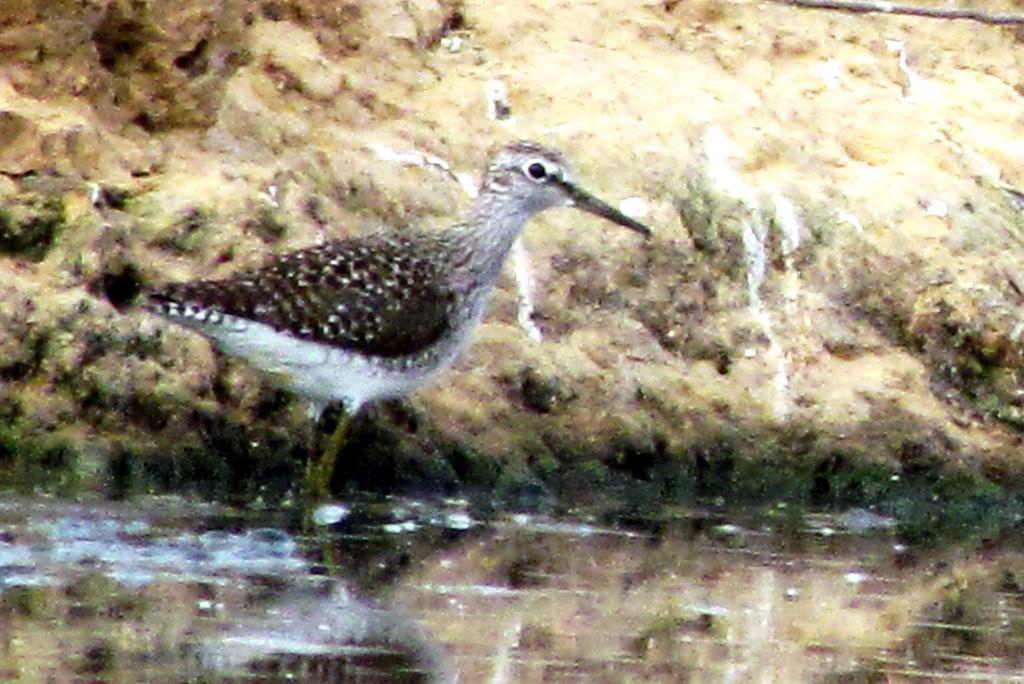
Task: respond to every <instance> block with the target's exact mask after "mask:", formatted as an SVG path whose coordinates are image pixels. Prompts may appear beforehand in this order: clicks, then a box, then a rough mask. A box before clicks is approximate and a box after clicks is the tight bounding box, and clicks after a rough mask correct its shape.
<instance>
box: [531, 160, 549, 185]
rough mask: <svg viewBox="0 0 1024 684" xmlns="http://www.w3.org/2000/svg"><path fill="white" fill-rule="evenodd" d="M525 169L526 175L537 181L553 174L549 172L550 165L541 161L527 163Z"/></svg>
mask: <svg viewBox="0 0 1024 684" xmlns="http://www.w3.org/2000/svg"><path fill="white" fill-rule="evenodd" d="M525 171H526V175H527V176H529V177H530V178H532V179H533V180H535V181H542V180H545V179H546V178H547V177H548V176H549V175H551V174H549V173H548V167H546V166H544V164H542V163H541V162H539V161H535V162H530V163H529V164H527V165H526V168H525Z"/></svg>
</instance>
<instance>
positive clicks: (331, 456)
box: [303, 408, 352, 503]
mask: <svg viewBox="0 0 1024 684" xmlns="http://www.w3.org/2000/svg"><path fill="white" fill-rule="evenodd" d="M351 422H352V414H351V413H349V412H348V411H347V410H346V409H344V408H342V410H341V415H340V416H339V417H338V425H337V426H336V427H335V428H334V432H332V433H331V437H330V439H328V440H327V444H326V445H325V446H324V450H323V451H322V452H321V453H320V457H319V458H315V457H312V458H310V459H309V460H308V461H306V481H305V483H304V487H303V489H304V494H305V498H306V500H307V501H308V502H309V503H316V502H317V501H323V500H325V499H329V498H330V496H331V479H332V478H333V477H334V463H335V461H337V460H338V453H339V452H340V451H341V448H342V447H343V446H345V438H346V437H347V436H348V426H349V423H351Z"/></svg>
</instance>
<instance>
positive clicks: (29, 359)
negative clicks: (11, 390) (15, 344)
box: [0, 328, 52, 382]
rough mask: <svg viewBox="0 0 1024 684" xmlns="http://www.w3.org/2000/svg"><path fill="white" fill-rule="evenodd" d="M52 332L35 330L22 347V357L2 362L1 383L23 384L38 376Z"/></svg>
mask: <svg viewBox="0 0 1024 684" xmlns="http://www.w3.org/2000/svg"><path fill="white" fill-rule="evenodd" d="M51 336H52V331H50V330H44V329H41V328H33V329H31V331H30V332H29V335H28V339H26V340H25V343H24V344H22V345H21V349H20V351H21V355H20V356H17V357H15V358H7V359H3V360H2V361H0V381H5V382H21V381H23V380H27V379H28V378H31V377H33V376H34V375H36V374H38V373H39V371H40V370H41V369H42V366H43V362H44V360H45V359H46V353H47V349H48V346H49V343H50V339H51Z"/></svg>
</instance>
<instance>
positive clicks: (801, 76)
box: [0, 0, 1024, 472]
mask: <svg viewBox="0 0 1024 684" xmlns="http://www.w3.org/2000/svg"><path fill="white" fill-rule="evenodd" d="M15 5H16V7H15ZM15 5H12V6H11V9H10V11H9V12H0V16H3V17H4V20H3V21H2V23H0V44H2V45H3V46H6V49H5V51H3V52H0V143H3V144H0V172H2V173H3V174H4V178H2V179H0V193H2V197H3V202H4V203H5V205H10V206H15V205H17V206H36V204H33V203H27V202H26V201H25V199H24V197H25V196H27V194H28V193H32V196H33V197H37V198H38V199H39V203H38V206H40V207H44V206H51V207H52V206H56V204H55V203H58V202H59V204H60V206H61V207H63V213H62V214H61V217H62V222H61V224H60V225H59V226H55V228H56V229H57V230H55V232H54V233H53V234H54V235H56V236H57V237H56V238H54V239H53V240H52V244H50V243H48V244H45V245H42V246H41V247H40V248H39V249H38V250H37V251H36V253H33V254H32V255H31V257H29V256H26V255H22V254H17V253H11V254H7V255H5V256H3V257H2V258H0V274H2V277H3V279H4V281H5V287H6V288H7V289H8V290H9V292H8V293H7V294H8V295H9V296H5V297H4V305H3V311H2V316H3V318H4V320H5V321H6V322H7V323H9V325H8V326H7V327H6V328H5V330H6V332H5V333H4V335H5V337H4V339H3V346H2V348H3V350H4V351H5V354H4V358H5V359H8V360H6V361H4V362H3V368H0V371H2V372H3V377H4V384H3V390H2V392H3V394H4V397H5V401H6V402H7V404H8V405H10V406H15V407H16V410H13V409H12V410H13V413H14V414H16V415H17V418H16V419H15V422H14V423H12V426H13V427H12V428H10V429H12V430H15V431H16V432H17V434H18V435H19V436H26V437H27V438H30V439H33V440H43V441H45V440H48V439H53V438H54V437H53V436H54V435H55V434H58V433H59V434H60V435H75V437H74V439H73V441H77V442H78V443H80V444H84V443H88V444H89V445H90V453H97V451H99V452H103V450H104V449H106V450H107V453H109V454H113V453H115V452H118V450H121V451H122V452H123V451H124V450H125V449H127V450H131V449H132V448H134V446H135V445H139V444H144V445H148V446H147V447H146V448H144V449H143V448H140V449H139V451H140V452H145V453H148V454H150V456H151V457H152V458H157V459H158V458H161V457H162V456H161V455H168V454H170V457H181V458H187V454H189V453H195V452H196V450H203V449H208V448H211V446H216V445H222V444H223V443H225V442H224V439H226V438H224V439H221V438H223V437H224V435H223V434H221V433H218V432H217V430H222V429H223V430H227V431H230V432H231V434H232V435H236V436H238V438H237V439H235V438H234V437H232V440H234V441H231V444H234V445H236V446H237V448H238V449H239V454H238V460H239V461H244V459H245V453H244V450H245V447H244V445H245V443H246V438H245V435H246V434H248V433H247V432H246V431H247V430H249V431H262V430H267V431H270V432H268V433H267V434H270V433H274V434H277V432H274V431H280V432H283V433H285V434H287V435H289V437H288V438H287V439H285V440H284V441H283V442H281V443H282V444H284V445H285V446H283V447H282V448H281V449H282V453H283V452H285V451H287V452H288V453H291V452H292V451H299V452H301V451H302V450H304V449H305V448H306V446H304V445H305V444H306V442H305V441H304V440H308V439H309V434H310V431H311V428H310V426H309V424H308V423H307V422H306V421H305V419H304V418H303V416H302V414H301V411H299V410H293V408H294V406H293V405H292V404H289V403H288V398H287V397H280V396H278V394H276V393H275V392H274V390H273V389H272V388H269V387H268V386H267V385H266V383H265V380H264V379H263V378H262V377H261V376H260V375H259V373H257V372H255V371H252V370H251V369H248V368H246V367H244V366H242V365H240V364H238V363H236V362H234V361H230V360H225V359H223V358H221V357H217V356H216V355H214V354H213V353H212V352H211V351H210V350H209V347H208V345H206V343H205V342H204V341H203V340H201V339H199V338H196V337H195V336H194V335H191V334H189V333H187V332H184V331H180V330H176V329H174V328H173V326H167V325H166V324H163V323H161V322H158V321H155V320H153V319H152V318H150V317H149V316H147V315H145V314H142V313H139V312H137V311H133V310H132V309H131V306H130V303H131V301H132V298H133V297H134V296H135V295H137V293H138V292H139V291H140V290H141V289H142V288H143V287H145V286H146V285H148V284H152V283H156V282H163V281H166V280H175V279H184V278H193V277H208V276H220V275H225V274H227V273H230V272H233V271H234V270H236V269H238V268H243V267H249V266H253V265H256V264H259V263H261V262H262V260H263V259H264V258H266V257H267V256H269V255H271V254H275V253H280V252H283V251H286V250H289V249H294V248H297V247H301V246H305V245H309V244H312V243H314V242H316V241H318V240H322V239H329V238H333V237H338V236H344V235H349V234H353V233H357V232H365V231H369V230H373V229H376V228H378V227H380V226H382V225H383V226H390V227H392V228H396V229H399V230H411V229H425V230H429V229H432V228H434V227H436V226H438V225H444V224H447V223H450V222H451V221H453V220H455V219H456V218H457V217H458V216H459V215H460V214H461V212H462V211H464V209H465V207H466V206H467V204H468V201H469V200H468V198H467V197H466V196H465V193H464V192H463V190H462V188H461V187H460V186H459V185H458V184H457V183H455V182H454V181H453V179H452V178H451V177H450V176H449V175H448V174H446V173H445V172H443V171H441V170H440V169H439V168H437V167H436V166H431V165H429V164H426V165H419V166H417V165H415V164H409V163H405V162H401V161H396V160H398V159H403V158H404V159H415V158H417V157H416V156H415V155H417V154H419V155H423V154H427V155H434V156H436V157H438V158H441V159H443V160H444V161H445V163H447V164H449V165H450V168H451V169H452V170H454V171H455V172H457V173H459V174H461V175H463V176H464V177H468V178H475V177H477V176H478V173H479V169H480V166H481V164H482V163H483V161H484V160H485V158H486V156H487V152H488V149H490V148H491V147H493V146H494V145H497V144H500V143H502V142H505V141H507V140H509V139H511V138H520V137H522V138H533V139H539V140H542V141H545V142H549V143H552V144H554V145H556V146H558V147H560V148H561V149H563V150H564V151H565V153H566V154H567V156H568V157H569V158H570V159H572V160H573V161H574V162H575V164H576V167H577V170H578V175H579V177H580V179H581V180H582V181H583V182H584V184H585V185H586V186H587V187H589V188H591V189H593V190H594V191H595V192H596V193H598V194H599V195H601V196H603V197H607V198H609V199H610V200H612V201H619V200H623V199H626V198H630V197H638V198H641V199H643V200H644V202H645V203H646V205H647V206H648V207H649V213H648V215H647V216H646V217H644V220H645V221H646V222H648V223H649V224H650V225H652V226H653V227H654V229H655V233H656V238H655V239H654V240H653V241H651V242H650V243H646V244H641V243H638V242H637V240H636V239H635V236H633V235H630V234H625V233H624V232H621V231H616V230H614V229H610V228H609V227H607V226H604V225H600V224H598V223H597V222H595V221H592V220H591V219H589V218H586V217H583V216H581V215H578V214H576V213H573V212H570V211H565V212H552V213H551V214H550V215H546V216H545V217H544V218H543V219H541V220H539V221H537V222H536V224H535V225H533V226H531V227H530V228H529V229H528V230H527V233H526V235H525V241H526V244H527V246H528V249H529V253H530V266H531V269H532V272H533V274H534V277H535V279H536V288H535V290H536V302H535V303H536V306H537V309H538V315H537V316H536V321H537V323H538V325H539V327H540V329H541V330H542V331H543V333H544V335H545V339H544V341H543V342H542V343H540V344H536V343H534V342H532V341H530V340H529V338H528V337H527V335H526V334H525V333H524V331H523V330H522V328H520V327H519V326H518V325H517V324H516V322H515V316H516V306H517V302H516V295H515V289H514V285H513V284H512V283H511V279H509V280H508V281H507V282H506V284H505V285H504V286H503V288H502V289H501V291H499V292H497V293H496V295H495V297H494V301H493V303H492V307H491V313H490V315H489V317H488V319H487V320H486V321H485V324H484V325H483V326H482V328H481V329H480V330H479V332H478V334H477V336H476V343H475V345H474V346H472V347H471V348H470V349H469V350H468V352H467V353H466V354H465V355H464V357H463V358H462V360H461V361H460V362H459V363H458V365H457V367H456V368H455V369H454V370H453V371H452V372H450V373H448V374H447V375H446V376H444V378H443V379H442V380H441V381H440V382H439V383H438V384H437V385H435V386H434V387H432V388H430V389H427V390H424V391H423V392H421V393H419V394H418V395H417V396H416V397H414V398H413V400H412V406H413V410H412V415H413V416H414V418H409V417H408V415H405V414H403V413H402V412H399V413H397V414H394V413H393V412H392V413H389V412H388V411H387V410H382V411H378V412H377V413H376V414H374V416H371V418H370V419H368V421H369V423H368V424H369V427H367V428H365V429H364V432H363V433H362V434H364V436H365V435H370V436H369V437H367V438H366V441H364V442H363V443H362V444H363V446H365V445H366V444H367V443H369V444H371V445H372V444H374V443H376V444H378V445H380V444H384V441H382V440H384V439H385V437H386V439H387V440H392V441H390V442H387V444H388V446H387V449H386V451H388V453H389V454H392V455H395V456H394V457H395V458H407V459H410V460H413V461H415V459H417V458H421V457H423V454H434V455H435V456H438V455H439V456H438V457H439V458H441V459H442V460H444V458H446V456H445V454H448V453H450V452H452V453H454V452H459V453H470V452H472V453H473V454H480V455H483V457H485V458H488V459H499V460H501V461H502V462H504V463H512V464H516V463H524V464H538V463H548V464H550V463H552V462H555V463H569V462H574V461H577V460H581V459H582V460H586V459H594V460H598V461H602V462H608V463H620V462H621V460H622V459H624V458H627V457H626V456H623V455H622V454H624V453H641V452H643V453H647V452H648V451H650V450H654V451H655V452H657V454H656V455H657V458H664V459H670V460H671V459H677V460H678V463H679V464H680V467H684V466H685V465H686V464H687V463H690V460H691V457H692V456H691V455H692V453H693V452H692V450H693V449H705V448H706V447H707V445H708V444H718V443H720V440H725V441H726V442H728V443H729V444H730V445H731V446H730V449H732V450H733V451H735V452H737V453H740V454H741V455H745V456H750V457H761V456H765V455H766V454H764V453H762V451H761V450H762V448H767V447H762V446H761V445H767V444H771V445H779V444H790V445H791V446H786V447H785V448H787V449H791V450H793V451H794V453H796V457H799V458H806V459H810V460H815V459H826V460H827V459H828V458H832V456H831V455H830V454H834V452H836V451H837V450H838V451H840V452H842V453H844V454H849V455H851V458H854V459H856V458H862V459H865V460H870V461H878V462H882V463H891V464H895V465H894V467H899V463H900V459H901V458H902V457H901V454H904V453H907V452H908V451H912V452H913V451H915V449H918V450H919V449H921V448H925V449H931V450H934V451H935V456H936V458H937V459H938V460H939V461H940V462H945V463H947V464H952V465H955V466H956V467H966V468H967V469H968V470H970V471H972V472H988V471H989V470H996V469H998V470H1000V472H1010V471H1016V470H1017V469H1018V468H1019V466H1020V464H1019V454H1018V449H1019V447H1018V444H1019V442H1020V438H1021V435H1020V430H1021V429H1022V426H1024V417H1022V414H1021V403H1022V402H1021V400H1020V396H1022V393H1024V387H1022V386H1021V378H1020V377H1019V372H1018V370H1019V362H1020V356H1021V337H1022V334H1021V324H1020V323H1019V321H1020V318H1021V314H1022V313H1024V309H1022V307H1024V294H1022V284H1021V283H1020V282H1019V280H1020V278H1019V276H1018V274H1019V272H1020V271H1021V268H1020V267H1021V265H1022V255H1024V249H1022V246H1024V240H1022V237H1021V236H1022V235H1024V218H1022V216H1021V209H1020V206H1021V203H1020V201H1019V192H1020V191H1019V189H1018V188H1020V186H1022V185H1024V181H1021V175H1020V174H1021V171H1020V168H1021V166H1022V165H1021V164H1020V163H1019V162H1020V161H1021V155H1022V149H1020V145H1019V143H1018V142H1017V141H1016V140H1017V137H1019V136H1017V133H1016V132H1017V129H1018V128H1019V122H1020V119H1021V115H1022V110H1021V106H1022V105H1021V98H1020V95H1019V94H1018V89H1019V82H1020V81H1021V79H1020V77H1019V76H1020V63H1019V62H1020V57H1019V50H1017V49H1016V44H1015V42H1014V37H1013V35H1012V33H1010V32H1008V31H1003V30H1001V29H998V28H993V27H984V26H979V25H976V24H968V23H957V22H934V21H927V20H921V19H908V18H894V17H885V16H849V15H838V14H836V13H831V12H820V11H818V12H814V11H808V10H799V9H796V8H791V7H785V6H782V5H777V4H772V3H766V4H755V3H747V2H739V1H737V2H702V3H669V4H668V5H665V4H639V5H638V4H636V3H629V2H625V1H624V0H623V1H621V2H620V1H619V0H602V1H601V2H597V3H590V4H583V3H567V4H563V5H559V6H557V7H556V6H552V5H550V4H549V3H540V2H536V3H519V2H498V3H493V2H492V3H478V2H463V3H452V2H417V3H397V2H395V3H378V4H375V5H374V6H373V7H372V8H371V7H370V6H369V5H367V4H365V3H360V2H346V3H334V2H332V3H326V2H313V1H312V0H291V1H284V0H282V1H281V2H270V3H263V4H261V5H260V6H258V7H255V6H250V5H249V4H247V3H239V2H227V3H218V4H215V5H210V4H209V3H205V4H204V3H199V2H183V3H178V4H176V5H175V6H174V7H173V8H162V7H161V8H159V9H158V8H157V7H156V6H154V5H152V4H150V3H126V2H119V1H115V0H109V1H100V2H93V3H88V4H87V5H86V6H79V5H78V4H72V3H52V4H51V3H15ZM1014 7H1015V6H1014V3H1011V2H996V3H995V4H994V5H992V8H991V9H992V11H997V10H999V11H1003V10H1005V11H1013V10H1014ZM72 27H73V28H72ZM60 35H66V36H68V37H69V38H70V39H69V40H67V41H57V43H56V44H57V45H58V46H59V47H57V48H55V49H47V46H50V45H52V44H54V43H55V38H56V36H60ZM899 43H902V45H903V48H902V49H903V50H904V51H905V55H906V59H905V66H904V67H903V68H901V66H900V65H899V63H898V60H899V52H898V50H897V48H898V47H899V46H898V44H899ZM982 48H983V49H982ZM493 82H500V83H501V85H502V87H504V88H505V89H506V90H507V92H508V98H507V106H508V108H509V112H508V113H509V114H510V116H509V117H508V118H507V119H504V120H501V121H498V120H495V119H493V118H490V117H489V115H488V111H489V110H488V101H487V97H488V94H487V93H488V92H489V91H488V88H491V90H493V89H494V88H495V85H494V83H493ZM488 83H491V85H490V86H489V85H488ZM403 155H404V156H403ZM419 158H420V159H425V157H422V156H421V157H419ZM19 198H21V199H19ZM19 202H20V204H18V203H19ZM0 218H3V217H2V216H0ZM19 220H22V221H28V222H29V223H28V224H31V221H32V220H33V219H32V217H26V216H24V215H22V217H21V218H20V219H19ZM19 225H21V224H19ZM32 340H36V342H35V343H33V342H32ZM40 340H42V342H40ZM33 344H34V345H35V346H33ZM3 369H7V370H3ZM524 383H525V386H526V391H525V392H524ZM39 407H47V408H45V409H40V408H39ZM389 416H390V417H389ZM395 416H398V417H397V418H396V417H395ZM402 416H404V417H402ZM157 417H160V418H159V419H157ZM211 426H214V427H211ZM215 426H220V427H219V428H218V427H215ZM225 426H226V427H225ZM416 426H418V427H416ZM254 434H255V432H254ZM260 434H263V433H260ZM796 434H804V435H806V434H810V435H811V437H808V438H800V439H796V438H793V439H792V441H791V442H786V441H785V440H786V439H789V437H787V435H796ZM275 439H276V438H275ZM218 440H221V441H218ZM375 440H376V441H375ZM716 440H718V441H716ZM256 441H259V440H255V439H253V440H250V442H256ZM262 443H266V440H264V441H263V442H262ZM630 444H632V445H633V446H632V447H630V449H632V451H630V449H627V448H625V447H624V446H623V445H630ZM794 444H795V445H796V446H792V445H794ZM453 445H456V446H453ZM652 445H653V446H652ZM659 445H660V446H659ZM915 445H916V446H915ZM921 445H925V446H923V447H922V446H921ZM232 448H235V447H232ZM707 448H710V447H707ZM772 448H775V447H774V446H773V447H772ZM780 448H782V447H780ZM190 450H192V451H190ZM645 450H646V451H645ZM797 452H798V453H797ZM915 453H916V452H915ZM175 454H177V456H174V455H175ZM396 454H397V455H396ZM142 455H144V454H140V458H141V457H142ZM389 457H390V456H389ZM538 467H539V466H538ZM545 467H546V466H545Z"/></svg>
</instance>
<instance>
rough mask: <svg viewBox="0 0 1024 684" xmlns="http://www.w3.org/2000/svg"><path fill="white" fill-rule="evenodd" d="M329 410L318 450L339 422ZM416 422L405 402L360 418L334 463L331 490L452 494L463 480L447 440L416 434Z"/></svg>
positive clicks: (325, 414)
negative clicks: (458, 472) (450, 454)
mask: <svg viewBox="0 0 1024 684" xmlns="http://www.w3.org/2000/svg"><path fill="white" fill-rule="evenodd" d="M338 415H339V414H338V412H337V410H336V409H334V408H332V409H328V410H327V411H325V412H324V416H323V417H322V418H321V421H320V429H321V437H322V438H323V439H320V440H318V441H319V445H318V446H317V448H318V449H319V448H322V445H323V444H326V441H325V439H326V437H327V435H329V433H330V431H333V430H334V427H335V425H336V424H337V420H338ZM417 423H418V421H417V418H416V416H415V415H414V414H413V413H410V412H409V411H408V410H406V409H405V408H403V407H402V404H401V402H398V403H393V404H384V405H382V406H380V407H375V408H374V409H372V410H371V411H369V412H365V413H362V414H360V415H358V416H356V417H355V418H354V419H353V420H352V423H351V424H350V426H349V432H348V435H347V437H346V440H345V445H344V447H343V448H342V450H341V453H340V454H339V455H338V460H337V463H336V465H335V470H334V479H333V480H332V490H334V491H345V492H355V491H359V490H364V491H371V492H395V491H405V492H417V493H423V494H442V495H446V494H449V493H452V492H453V491H455V490H456V489H457V487H458V486H459V484H460V478H459V477H458V476H457V475H456V473H455V470H454V464H453V462H451V461H449V459H448V458H446V455H447V453H448V450H447V449H446V448H445V447H444V445H443V444H437V443H433V442H432V441H431V440H430V439H429V437H427V436H425V435H420V434H417V433H418V432H419V429H418V424H417Z"/></svg>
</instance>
